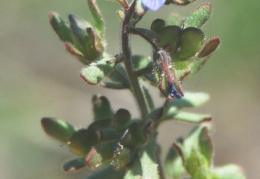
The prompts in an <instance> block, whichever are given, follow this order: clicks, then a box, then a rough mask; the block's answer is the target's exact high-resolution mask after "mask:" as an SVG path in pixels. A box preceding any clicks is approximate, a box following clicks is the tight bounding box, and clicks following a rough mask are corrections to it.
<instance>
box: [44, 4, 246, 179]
mask: <svg viewBox="0 0 260 179" xmlns="http://www.w3.org/2000/svg"><path fill="white" fill-rule="evenodd" d="M193 1H194V0H133V1H132V2H130V3H129V2H128V1H126V0H112V2H111V3H118V4H119V6H118V7H119V9H118V11H117V14H118V17H119V20H120V21H121V22H122V25H121V34H120V37H121V42H120V44H121V50H120V51H119V52H118V53H116V54H110V53H109V52H108V51H107V48H106V47H107V45H109V44H110V43H109V42H107V41H106V38H105V32H104V30H105V24H104V17H103V16H102V13H101V10H100V9H99V7H98V5H97V3H96V0H88V1H87V2H88V6H89V10H90V12H91V14H92V16H93V19H94V23H89V22H88V21H85V20H84V19H82V18H80V17H79V16H77V15H74V14H69V15H68V20H64V19H63V18H62V17H61V16H60V15H59V14H58V13H55V12H52V13H50V14H49V21H50V24H51V26H52V28H53V30H54V31H55V32H56V33H57V35H58V37H59V38H60V40H61V41H62V42H63V43H64V46H65V49H66V50H67V51H68V52H69V53H70V54H72V55H73V56H74V57H75V58H76V59H78V60H79V62H81V63H82V65H83V67H82V70H81V71H80V76H81V78H82V79H83V80H84V81H85V82H86V84H89V85H100V86H101V87H104V88H109V89H114V90H129V91H130V93H131V94H132V97H133V98H134V99H135V101H136V105H137V107H138V109H139V115H138V116H139V117H137V118H133V117H132V114H131V112H130V111H129V110H127V109H125V108H123V107H122V108H119V109H113V108H112V107H111V105H110V101H109V98H111V97H109V96H108V97H106V96H104V95H93V97H92V109H93V113H92V116H91V115H89V116H88V118H90V119H91V121H92V122H91V123H90V124H88V127H83V128H82V127H81V128H77V127H75V126H74V125H72V124H70V123H68V122H65V121H63V120H60V119H56V118H53V117H44V118H43V119H42V120H41V124H42V127H43V129H44V131H45V132H46V133H47V134H48V135H49V136H51V137H52V138H54V139H55V140H57V141H59V142H60V143H62V144H63V145H64V146H66V147H68V149H69V150H70V151H71V152H72V153H74V154H75V158H74V159H72V160H69V161H67V162H66V163H65V164H64V165H63V169H64V171H66V172H75V171H77V170H79V169H82V168H84V167H88V168H91V169H93V171H94V172H93V173H92V174H87V173H86V178H87V179H102V178H106V179H140V178H143V179H159V178H160V179H165V178H169V179H180V178H192V179H231V178H232V179H240V178H245V177H244V175H243V173H242V172H241V169H240V167H238V166H237V165H234V164H229V165H225V166H222V167H216V166H214V164H213V144H212V139H211V129H212V118H211V116H210V115H208V114H197V113H192V112H187V111H185V109H186V108H194V107H198V106H201V105H203V104H204V103H206V102H207V101H208V100H209V95H208V94H206V93H202V92H188V91H187V89H182V85H181V84H182V82H183V81H184V80H185V79H186V78H189V77H190V76H192V75H195V74H196V73H198V72H199V71H200V70H201V69H202V68H203V67H204V65H205V64H206V62H208V61H209V57H210V56H211V55H212V54H213V52H215V51H216V49H217V48H218V46H219V44H220V38H219V37H213V38H207V37H206V35H205V33H204V32H203V30H202V27H203V25H204V24H205V23H206V21H208V19H209V17H210V16H211V14H212V5H211V4H210V3H204V4H202V5H200V6H198V7H197V8H195V9H194V10H193V11H192V12H190V15H189V16H188V17H181V16H180V15H178V14H176V13H171V14H170V16H169V18H168V19H167V20H164V19H161V18H157V19H155V20H153V21H152V22H151V23H150V24H151V25H150V28H143V27H139V24H138V23H139V22H140V21H141V20H142V19H143V16H145V15H146V13H147V12H148V11H149V10H152V11H156V10H158V9H159V8H163V7H164V5H171V6H172V8H173V9H174V8H176V7H177V6H178V5H182V6H184V5H188V4H190V3H192V2H193ZM102 2H103V1H100V2H99V3H102ZM131 36H139V37H140V38H142V39H144V40H145V41H146V42H147V45H149V46H151V52H150V54H151V56H149V57H147V56H144V55H142V54H133V53H132V51H131V45H130V43H129V40H130V37H131ZM140 48H141V47H140ZM153 87H154V88H158V95H160V96H161V97H162V98H163V100H164V102H163V103H159V102H157V101H154V99H153V96H152V95H151V94H150V89H151V88H153ZM190 111H191V110H190ZM90 116H91V117H90ZM170 120H177V121H183V122H189V123H192V124H194V128H193V129H192V130H191V131H190V133H189V134H187V136H182V137H180V138H178V139H171V138H170V137H169V136H168V137H167V141H168V142H169V146H168V147H169V150H168V153H167V155H166V158H165V159H162V158H161V149H160V145H159V144H158V142H157V136H158V128H159V126H160V125H161V124H162V123H163V122H168V121H170ZM82 126H85V124H83V125H82ZM173 132H174V131H173ZM82 170H84V169H82ZM50 178H52V177H51V176H50Z"/></svg>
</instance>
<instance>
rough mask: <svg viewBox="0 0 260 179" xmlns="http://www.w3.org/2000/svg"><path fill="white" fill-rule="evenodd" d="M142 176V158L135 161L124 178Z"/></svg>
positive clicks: (130, 178) (131, 178)
mask: <svg viewBox="0 0 260 179" xmlns="http://www.w3.org/2000/svg"><path fill="white" fill-rule="evenodd" d="M140 178H142V166H141V162H140V160H136V161H134V164H132V165H131V166H130V167H129V168H128V170H127V172H126V174H125V176H124V179H140Z"/></svg>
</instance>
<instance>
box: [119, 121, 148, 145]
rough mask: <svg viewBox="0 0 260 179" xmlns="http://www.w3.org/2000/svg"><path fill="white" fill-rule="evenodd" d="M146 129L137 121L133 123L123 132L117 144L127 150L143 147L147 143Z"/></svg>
mask: <svg viewBox="0 0 260 179" xmlns="http://www.w3.org/2000/svg"><path fill="white" fill-rule="evenodd" d="M145 132H146V129H145V127H143V126H142V123H141V122H139V121H133V122H132V124H131V125H130V126H129V127H128V128H127V129H126V130H125V132H124V133H123V135H122V136H121V138H120V139H119V143H120V144H121V145H122V146H124V147H128V148H131V149H132V148H133V149H134V148H137V147H140V146H142V145H144V144H145V143H146V141H147V136H146V135H147V134H146V133H145Z"/></svg>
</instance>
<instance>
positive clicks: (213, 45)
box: [198, 37, 220, 58]
mask: <svg viewBox="0 0 260 179" xmlns="http://www.w3.org/2000/svg"><path fill="white" fill-rule="evenodd" d="M219 44H220V38H219V37H215V38H212V39H210V40H209V41H208V42H207V43H206V44H205V46H204V47H203V49H202V50H201V51H200V53H199V55H198V57H199V58H203V57H206V56H208V55H210V54H211V53H213V52H214V51H215V50H216V49H217V48H218V46H219Z"/></svg>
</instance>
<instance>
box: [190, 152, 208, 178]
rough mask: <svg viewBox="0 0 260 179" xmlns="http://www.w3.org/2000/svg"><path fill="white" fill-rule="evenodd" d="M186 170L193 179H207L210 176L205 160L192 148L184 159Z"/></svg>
mask: <svg viewBox="0 0 260 179" xmlns="http://www.w3.org/2000/svg"><path fill="white" fill-rule="evenodd" d="M186 169H187V172H188V173H189V174H190V175H191V176H192V178H193V179H209V178H210V176H211V174H210V166H209V164H208V161H207V159H206V158H205V157H204V156H203V155H202V154H201V153H200V152H199V151H198V150H196V149H194V148H192V150H191V153H190V155H189V157H187V159H186Z"/></svg>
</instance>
